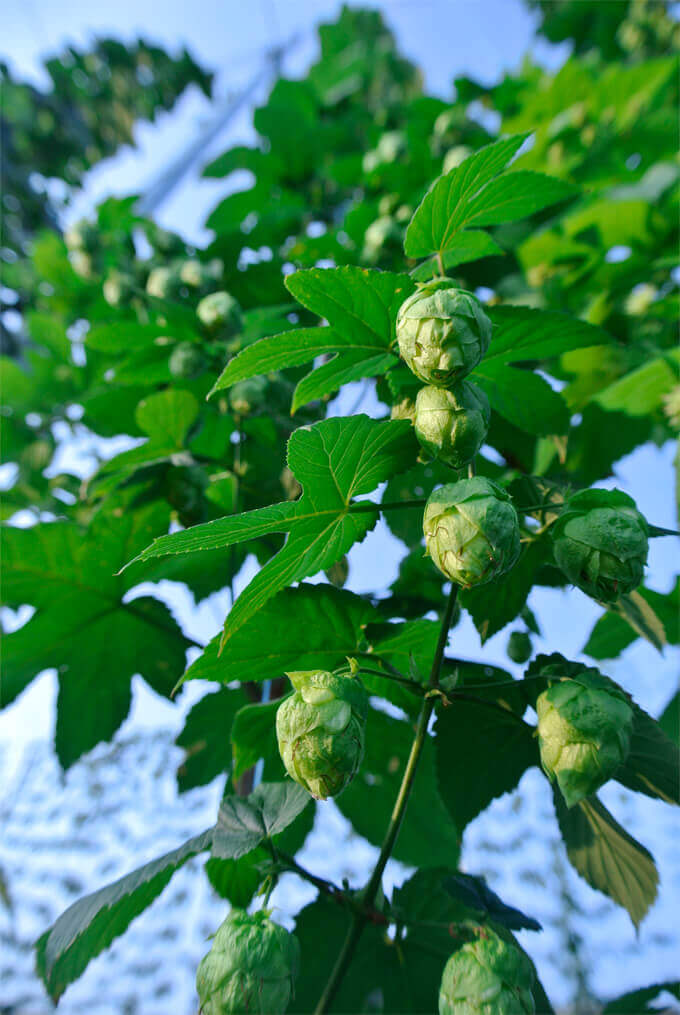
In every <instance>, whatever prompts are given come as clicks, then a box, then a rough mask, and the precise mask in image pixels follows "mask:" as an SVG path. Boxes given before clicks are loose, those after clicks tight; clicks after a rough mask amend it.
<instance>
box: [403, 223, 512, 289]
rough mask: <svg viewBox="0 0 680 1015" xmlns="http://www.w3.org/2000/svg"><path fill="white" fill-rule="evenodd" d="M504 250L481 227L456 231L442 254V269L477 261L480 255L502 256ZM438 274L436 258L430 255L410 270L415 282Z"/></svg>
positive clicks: (424, 280) (423, 280)
mask: <svg viewBox="0 0 680 1015" xmlns="http://www.w3.org/2000/svg"><path fill="white" fill-rule="evenodd" d="M504 255H505V251H504V250H503V248H502V247H501V246H500V245H499V244H498V243H497V242H496V241H495V240H494V238H493V237H492V236H489V234H488V233H485V232H483V230H481V229H469V230H468V229H466V230H464V231H463V232H460V233H456V235H455V236H454V237H453V239H452V240H451V242H450V244H449V248H448V250H447V251H446V252H445V253H444V254H443V255H442V261H443V263H444V271H446V272H449V271H451V269H452V268H456V267H458V265H459V264H469V263H470V262H471V261H479V260H480V258H482V257H503V256H504ZM438 274H439V265H438V263H437V258H436V256H435V257H430V258H428V260H427V261H422V262H421V263H420V264H419V265H418V266H417V267H416V268H414V269H413V271H412V272H411V278H413V279H415V280H416V282H427V281H428V279H431V278H432V277H433V276H434V275H438Z"/></svg>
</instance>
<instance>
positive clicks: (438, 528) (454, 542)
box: [423, 476, 520, 587]
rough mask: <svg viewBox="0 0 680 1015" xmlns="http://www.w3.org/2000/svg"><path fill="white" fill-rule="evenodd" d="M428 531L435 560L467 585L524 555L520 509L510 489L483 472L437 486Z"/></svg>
mask: <svg viewBox="0 0 680 1015" xmlns="http://www.w3.org/2000/svg"><path fill="white" fill-rule="evenodd" d="M423 531H424V533H425V544H426V547H427V552H428V553H429V555H430V557H431V558H432V560H433V562H434V563H435V565H436V566H437V567H438V568H439V570H440V571H441V572H442V573H443V574H445V575H446V577H447V578H450V579H451V581H454V582H457V584H459V585H462V586H463V587H469V586H472V585H483V584H484V583H485V582H489V581H491V580H492V579H493V578H495V577H497V576H498V575H501V574H504V573H505V572H506V571H509V570H510V568H511V567H512V566H513V564H514V563H515V562H516V560H517V558H518V557H519V551H520V543H519V519H518V518H517V512H516V511H515V509H514V507H513V506H512V504H511V502H510V497H509V495H508V494H507V493H506V492H505V490H503V489H502V488H501V487H500V486H498V485H497V484H496V483H493V482H492V481H491V480H490V479H485V478H484V477H482V476H475V477H474V479H461V480H459V482H458V483H447V484H446V485H445V486H442V487H440V488H439V489H438V490H435V491H434V493H433V494H431V495H430V498H429V500H428V502H427V504H426V506H425V514H424V517H423Z"/></svg>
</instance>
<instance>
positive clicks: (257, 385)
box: [229, 377, 269, 416]
mask: <svg viewBox="0 0 680 1015" xmlns="http://www.w3.org/2000/svg"><path fill="white" fill-rule="evenodd" d="M268 387H269V382H268V380H267V378H266V377H248V378H247V379H246V380H245V381H237V382H236V384H234V386H233V387H232V388H231V389H230V391H229V404H230V406H231V408H232V409H233V410H234V412H236V413H238V414H239V415H240V416H247V415H248V414H249V413H251V412H253V411H254V410H255V409H261V408H262V407H263V406H264V404H265V402H266V399H267V388H268Z"/></svg>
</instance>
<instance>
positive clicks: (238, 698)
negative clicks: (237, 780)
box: [175, 687, 247, 793]
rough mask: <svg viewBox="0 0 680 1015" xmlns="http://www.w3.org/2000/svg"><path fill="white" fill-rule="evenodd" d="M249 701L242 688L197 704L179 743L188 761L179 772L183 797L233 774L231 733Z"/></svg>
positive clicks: (226, 691)
mask: <svg viewBox="0 0 680 1015" xmlns="http://www.w3.org/2000/svg"><path fill="white" fill-rule="evenodd" d="M246 701H247V698H246V695H245V693H244V691H243V690H242V689H241V688H240V687H239V688H222V689H221V690H219V691H216V692H214V693H213V694H206V695H205V697H204V698H201V700H200V701H198V702H196V704H195V705H194V706H193V708H192V709H191V710H190V712H189V714H188V715H187V717H186V719H185V721H184V728H183V730H182V732H181V733H180V734H179V735H178V737H177V739H176V740H175V743H176V744H177V746H178V747H183V748H184V751H185V752H186V753H185V757H184V760H183V761H182V763H181V764H180V766H179V768H178V769H177V786H178V789H179V791H180V793H184V792H185V791H186V790H188V789H193V788H194V787H195V786H205V785H207V784H208V783H209V782H212V780H213V779H215V778H217V776H218V775H222V774H223V773H225V772H229V771H230V770H231V766H232V749H231V742H230V739H229V731H230V730H231V728H232V724H233V721H234V716H235V715H236V714H237V712H238V710H239V709H240V708H242V707H243V706H244V705H245V703H246Z"/></svg>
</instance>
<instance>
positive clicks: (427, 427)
mask: <svg viewBox="0 0 680 1015" xmlns="http://www.w3.org/2000/svg"><path fill="white" fill-rule="evenodd" d="M490 418H491V409H490V407H489V400H488V399H487V397H486V395H485V394H484V392H483V391H482V390H481V388H478V387H477V385H476V384H472V383H470V381H461V382H460V384H457V385H456V386H455V387H453V388H451V389H447V388H435V387H433V386H432V385H430V386H428V387H426V388H421V389H420V391H419V392H418V395H417V397H416V415H415V420H414V422H415V431H416V437H417V438H418V440H419V441H420V444H421V447H423V448H424V449H425V451H427V452H428V453H429V454H430V455H432V457H433V458H439V459H440V460H441V461H442V462H445V463H446V465H450V466H451V468H453V469H462V468H463V466H464V465H467V463H468V462H471V461H472V459H473V458H474V457H475V455H476V454H477V452H478V451H479V449H480V447H481V446H482V444H483V443H484V438H485V437H486V434H487V430H488V429H489V420H490Z"/></svg>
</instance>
